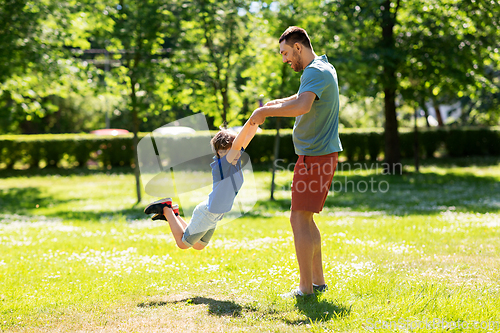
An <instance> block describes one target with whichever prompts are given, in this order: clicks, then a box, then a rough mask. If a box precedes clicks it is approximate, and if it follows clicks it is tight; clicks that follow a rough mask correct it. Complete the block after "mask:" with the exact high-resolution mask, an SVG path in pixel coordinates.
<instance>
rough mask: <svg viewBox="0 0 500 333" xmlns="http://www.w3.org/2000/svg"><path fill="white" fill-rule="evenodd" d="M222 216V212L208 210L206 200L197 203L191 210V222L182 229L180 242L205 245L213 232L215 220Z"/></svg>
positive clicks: (190, 244)
mask: <svg viewBox="0 0 500 333" xmlns="http://www.w3.org/2000/svg"><path fill="white" fill-rule="evenodd" d="M223 217H224V214H215V213H211V212H210V211H209V210H208V206H207V201H203V202H202V203H200V204H198V205H197V206H196V207H195V209H194V211H193V217H192V218H191V222H189V225H188V226H187V228H186V230H185V231H184V236H182V242H183V243H184V244H186V245H187V246H193V245H194V244H196V243H200V244H202V245H204V246H207V244H208V242H209V241H210V238H212V235H213V234H214V231H215V227H216V226H217V222H219V221H220V220H222V218H223Z"/></svg>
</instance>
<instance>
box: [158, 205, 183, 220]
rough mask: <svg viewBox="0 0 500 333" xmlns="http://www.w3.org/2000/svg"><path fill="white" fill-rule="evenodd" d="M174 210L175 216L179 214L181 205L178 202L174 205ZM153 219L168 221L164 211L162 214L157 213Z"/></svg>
mask: <svg viewBox="0 0 500 333" xmlns="http://www.w3.org/2000/svg"><path fill="white" fill-rule="evenodd" d="M172 210H173V211H174V214H175V216H179V205H178V204H175V205H172ZM151 219H152V220H153V221H156V220H163V221H167V218H166V217H165V215H163V212H162V213H161V214H156V215H155V216H153V217H152V218H151Z"/></svg>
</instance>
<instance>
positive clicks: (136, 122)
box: [130, 78, 141, 203]
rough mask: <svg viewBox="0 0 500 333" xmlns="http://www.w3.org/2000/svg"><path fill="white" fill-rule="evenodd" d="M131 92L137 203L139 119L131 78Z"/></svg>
mask: <svg viewBox="0 0 500 333" xmlns="http://www.w3.org/2000/svg"><path fill="white" fill-rule="evenodd" d="M130 83H131V85H132V92H131V94H130V98H131V100H132V127H133V132H134V139H133V145H134V147H133V149H134V164H135V166H134V174H135V189H136V192H137V203H140V202H141V177H140V176H141V175H140V171H139V156H138V155H137V146H138V145H139V137H138V136H137V133H138V132H139V119H138V117H137V95H136V93H135V81H134V80H133V79H132V78H131V80H130Z"/></svg>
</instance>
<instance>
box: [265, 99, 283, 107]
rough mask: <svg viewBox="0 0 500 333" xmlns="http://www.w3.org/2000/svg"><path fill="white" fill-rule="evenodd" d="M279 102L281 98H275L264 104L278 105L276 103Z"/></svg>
mask: <svg viewBox="0 0 500 333" xmlns="http://www.w3.org/2000/svg"><path fill="white" fill-rule="evenodd" d="M279 103H280V100H279V99H275V100H272V101H269V102H267V103H266V104H265V105H264V106H271V105H276V104H279Z"/></svg>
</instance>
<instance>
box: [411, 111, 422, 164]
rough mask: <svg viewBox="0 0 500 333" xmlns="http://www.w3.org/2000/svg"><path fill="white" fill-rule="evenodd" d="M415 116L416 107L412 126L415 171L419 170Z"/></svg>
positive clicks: (416, 114)
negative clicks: (413, 126)
mask: <svg viewBox="0 0 500 333" xmlns="http://www.w3.org/2000/svg"><path fill="white" fill-rule="evenodd" d="M417 116H418V109H417V108H415V123H414V125H415V128H414V132H413V133H414V134H413V153H414V157H415V172H419V165H420V163H419V162H420V161H419V156H418V150H419V149H418V148H419V147H418V126H417Z"/></svg>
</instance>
